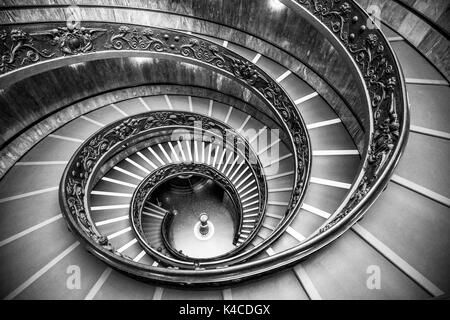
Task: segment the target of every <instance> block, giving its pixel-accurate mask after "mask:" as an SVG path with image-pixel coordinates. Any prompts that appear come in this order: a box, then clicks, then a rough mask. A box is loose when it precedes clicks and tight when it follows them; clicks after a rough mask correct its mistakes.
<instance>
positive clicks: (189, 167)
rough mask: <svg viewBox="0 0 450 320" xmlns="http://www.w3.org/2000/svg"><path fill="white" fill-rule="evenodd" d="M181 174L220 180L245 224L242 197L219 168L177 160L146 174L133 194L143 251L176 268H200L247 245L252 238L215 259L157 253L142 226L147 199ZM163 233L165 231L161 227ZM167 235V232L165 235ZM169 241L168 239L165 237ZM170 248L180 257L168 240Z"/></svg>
mask: <svg viewBox="0 0 450 320" xmlns="http://www.w3.org/2000/svg"><path fill="white" fill-rule="evenodd" d="M180 174H195V175H201V176H203V177H207V178H211V179H213V180H214V182H216V183H218V184H219V185H221V186H222V188H223V189H224V190H225V192H227V194H228V195H229V196H230V198H231V199H232V201H233V204H234V205H235V207H236V209H237V211H238V212H237V213H238V216H239V217H238V221H239V222H238V224H237V225H238V226H241V225H242V218H243V212H242V211H243V210H242V204H241V201H240V200H239V198H238V197H237V194H238V193H237V190H236V188H235V187H234V185H233V183H232V182H231V181H230V180H229V179H228V178H227V177H226V176H225V175H223V174H222V173H221V172H220V171H219V170H217V169H215V168H214V167H212V166H208V165H204V164H198V163H176V164H168V165H166V166H163V167H160V168H159V169H157V170H155V171H153V172H152V173H150V174H149V175H148V176H147V177H145V179H144V180H142V181H141V183H139V185H138V187H137V188H136V190H135V191H134V193H133V197H132V199H131V207H130V220H131V226H132V228H133V230H134V231H135V234H136V235H137V236H138V240H139V242H140V243H141V244H142V246H143V248H144V250H145V251H146V252H147V253H149V254H150V255H151V256H153V257H154V258H155V259H157V260H158V261H159V262H162V263H164V264H167V265H170V266H173V267H184V268H186V267H188V268H189V267H190V268H194V267H195V268H199V267H201V264H202V261H208V260H210V261H219V260H220V259H221V258H223V257H227V256H230V255H231V254H233V253H235V252H237V251H240V250H242V249H243V248H244V247H245V244H248V243H249V241H246V243H245V244H244V245H242V246H238V247H236V248H235V249H233V250H230V251H229V252H227V253H225V254H223V255H220V256H218V257H214V258H208V259H203V258H191V257H188V256H186V257H184V258H183V259H181V260H180V259H173V258H171V257H167V256H165V255H163V254H162V253H160V252H158V251H157V250H154V249H153V248H152V247H151V243H148V241H147V239H146V237H145V236H144V232H143V229H142V223H141V221H142V210H143V207H144V204H145V202H146V201H147V200H148V198H149V197H150V195H151V193H152V192H153V191H154V190H155V189H156V188H157V187H158V186H160V185H161V184H162V183H164V182H166V181H168V180H169V179H171V178H173V177H176V176H178V175H180ZM262 202H264V197H262V199H260V201H259V204H260V206H261V207H262V208H264V207H265V203H262ZM168 216H169V217H170V218H167V219H171V213H168V214H166V215H165V216H164V218H163V225H164V223H166V224H168V223H169V221H168V220H166V217H168ZM263 216H264V210H261V211H260V214H259V216H258V218H259V220H260V221H261V220H262V217H263ZM258 229H259V224H258V226H257V227H255V228H254V230H253V232H252V233H256V232H257V231H258ZM161 231H162V233H163V234H164V230H161ZM235 233H236V234H238V233H239V229H236V231H235ZM163 238H165V235H164V236H163ZM166 242H167V240H166ZM166 246H167V249H168V250H169V252H171V253H173V254H174V255H175V256H179V254H177V253H174V250H173V249H172V248H171V245H170V244H169V243H168V242H167V243H166ZM186 262H187V263H186Z"/></svg>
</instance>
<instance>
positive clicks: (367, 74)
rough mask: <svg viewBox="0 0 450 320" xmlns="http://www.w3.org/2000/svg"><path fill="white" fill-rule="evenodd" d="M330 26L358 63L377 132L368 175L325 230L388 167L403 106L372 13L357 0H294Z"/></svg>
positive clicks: (390, 57) (373, 135)
mask: <svg viewBox="0 0 450 320" xmlns="http://www.w3.org/2000/svg"><path fill="white" fill-rule="evenodd" d="M294 1H296V2H297V3H299V4H300V5H301V6H303V7H304V8H305V9H307V10H308V11H310V12H311V13H312V14H313V15H314V16H315V17H317V18H318V19H319V20H320V21H321V22H322V23H323V24H324V25H325V26H327V27H328V28H329V29H330V30H331V31H332V32H333V33H334V34H335V35H336V36H337V38H338V39H339V40H340V42H341V43H342V44H343V45H344V47H345V48H346V49H347V50H348V52H349V53H350V55H351V56H352V58H353V59H354V61H355V62H356V64H357V65H358V67H359V69H360V71H361V73H362V76H363V78H364V80H365V83H366V87H367V89H368V93H369V97H370V102H371V107H372V114H373V120H374V132H372V133H371V140H370V145H369V151H368V154H369V157H368V162H367V163H366V164H365V165H364V168H363V170H364V172H365V175H364V177H363V179H362V181H361V182H360V184H359V185H358V188H357V190H356V192H355V193H354V194H353V195H352V197H351V199H350V201H349V202H348V203H347V205H346V207H345V208H344V210H342V212H340V213H339V214H337V215H336V216H335V217H334V219H332V221H330V222H329V223H328V224H327V225H326V226H324V227H323V228H321V229H320V232H324V231H326V230H328V229H330V228H331V227H333V226H334V225H336V224H337V223H338V222H339V221H340V220H342V219H343V218H344V217H345V216H346V215H347V214H349V213H350V212H351V211H352V209H353V208H355V207H356V205H358V204H359V203H360V202H361V201H362V200H363V199H364V198H365V196H366V195H367V194H368V193H369V191H370V190H371V188H372V187H373V186H374V184H375V182H376V181H377V179H378V177H379V174H380V172H382V169H383V168H385V167H386V164H387V161H388V160H389V159H390V158H391V156H392V153H393V152H394V151H395V150H397V145H398V143H399V141H400V129H401V124H400V117H405V114H404V112H403V110H401V111H402V113H401V114H400V115H399V110H397V109H398V108H397V106H401V107H403V106H404V105H405V101H403V96H402V88H401V86H400V84H399V82H400V80H399V79H400V78H401V74H400V72H399V68H398V67H397V66H396V61H395V58H394V56H393V54H392V52H391V51H390V50H389V49H387V48H388V44H387V41H386V39H385V38H384V37H383V36H382V33H381V32H380V30H379V29H376V28H368V27H367V25H366V22H367V21H368V16H367V14H366V13H364V12H363V10H362V9H361V8H359V7H358V5H357V4H355V3H354V2H353V1H341V0H335V1H326V0H294Z"/></svg>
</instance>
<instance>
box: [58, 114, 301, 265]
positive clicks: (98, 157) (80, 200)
mask: <svg viewBox="0 0 450 320" xmlns="http://www.w3.org/2000/svg"><path fill="white" fill-rule="evenodd" d="M199 125H200V126H201V127H198V126H199ZM176 130H180V131H181V132H183V133H186V131H188V132H189V130H190V131H192V136H193V137H194V138H195V137H196V136H197V138H198V137H204V136H207V137H208V139H210V141H208V142H211V141H223V143H224V146H225V148H228V149H229V150H232V151H233V152H236V154H237V155H239V156H240V157H241V158H242V159H243V160H245V161H246V163H247V166H248V167H249V168H250V171H251V172H252V175H253V177H254V179H255V181H256V183H257V188H258V190H259V214H258V219H259V220H258V222H257V224H256V226H255V228H254V229H253V231H252V232H251V234H250V235H249V236H248V238H247V240H246V243H249V242H250V241H251V240H252V239H253V237H254V236H255V235H256V233H257V230H258V229H259V227H260V224H261V222H262V217H263V216H264V212H265V206H266V202H267V186H266V182H265V178H264V174H263V172H262V165H261V163H260V162H259V159H258V158H257V156H256V155H255V154H253V151H252V150H251V148H250V145H249V144H248V142H247V141H245V140H244V139H243V138H242V137H241V136H239V134H237V133H236V132H234V131H230V128H229V127H228V126H226V125H225V124H223V123H221V122H219V121H217V120H213V119H211V118H209V117H206V116H202V115H199V114H193V113H188V112H178V111H170V112H167V111H155V112H150V113H146V114H139V115H136V116H132V117H128V118H126V119H123V120H119V121H117V122H115V123H113V124H111V125H108V126H107V127H105V128H103V129H101V130H99V131H98V132H97V133H96V134H94V135H93V136H92V137H91V138H89V139H87V140H86V141H85V142H84V143H83V145H82V146H81V147H80V148H79V149H78V150H77V152H76V153H75V155H74V156H73V157H72V159H71V160H70V161H69V164H68V166H67V168H66V171H65V173H64V175H63V178H62V181H61V189H60V202H61V206H62V208H63V209H64V210H63V211H64V215H65V216H66V218H67V219H68V221H69V225H70V227H71V229H72V230H75V231H77V233H78V235H79V236H80V237H81V238H83V240H86V241H88V242H91V241H93V242H94V244H96V245H97V246H99V247H100V248H101V249H102V250H107V251H109V252H112V253H115V251H114V248H112V246H111V245H110V243H109V241H108V240H107V238H106V237H105V236H103V235H102V234H100V233H99V232H98V230H97V229H96V227H95V225H94V224H93V222H92V220H91V217H90V211H89V208H90V198H89V197H87V196H86V195H88V194H90V191H91V190H92V188H93V186H94V184H95V183H96V182H97V181H98V179H99V177H98V175H99V174H100V173H101V172H104V170H105V169H102V167H103V166H104V164H105V163H106V162H107V161H109V159H111V158H113V157H114V159H116V158H117V157H116V154H117V153H120V152H123V150H126V149H127V148H132V147H133V146H134V145H136V144H137V143H139V142H142V141H147V140H148V139H149V138H148V137H149V136H154V137H157V140H158V142H159V143H161V142H163V141H164V140H162V138H161V135H160V134H158V135H155V133H156V132H158V131H163V132H164V135H166V136H172V135H173V134H174V132H175V131H176ZM175 137H176V138H178V135H176V134H175ZM147 144H148V143H147ZM248 159H252V160H253V161H248ZM254 160H256V161H254ZM109 166H111V163H109ZM175 166H176V165H175ZM183 166H187V167H186V168H189V169H190V170H193V171H197V170H199V169H202V168H203V167H202V166H201V165H198V164H195V165H194V167H190V165H186V164H180V167H177V169H180V168H182V167H183ZM165 169H168V170H165ZM208 170H209V176H211V177H217V174H214V172H213V171H215V170H214V169H213V168H209V169H208ZM180 172H181V171H179V170H178V171H177V174H179V173H180ZM182 172H184V170H183V171H182ZM182 172H181V173H182ZM172 173H173V174H175V173H174V172H173V168H172V166H169V167H164V168H161V169H160V170H157V171H156V172H154V173H151V174H150V175H149V176H148V177H147V179H145V180H144V182H143V185H140V187H139V188H138V190H140V192H141V193H139V194H135V195H134V197H133V200H132V206H131V211H130V217H131V220H132V225H133V227H134V229H135V231H136V233H137V235H138V239H139V240H140V242H141V243H142V244H143V245H144V247H145V246H146V243H145V239H144V237H143V236H142V230H141V229H140V223H139V221H140V209H139V208H140V207H139V203H141V204H142V201H144V199H145V198H146V196H147V195H148V192H150V191H151V190H149V189H148V188H153V187H155V186H156V185H155V184H152V183H150V182H151V181H152V182H155V183H156V181H164V180H165V178H169V177H171V176H172ZM165 174H166V175H167V176H165ZM155 179H156V180H155ZM142 186H145V187H142ZM136 199H137V200H139V201H137V200H136ZM136 201H137V202H136ZM292 213H293V212H291V214H292ZM289 218H290V216H289V215H286V216H284V219H289ZM246 243H245V244H246ZM245 244H243V245H241V246H239V247H238V248H237V249H236V250H234V251H233V253H237V252H238V251H240V250H242V249H243V248H245ZM147 249H148V250H149V251H148V252H149V253H150V254H152V255H153V256H158V258H157V259H158V260H159V261H161V262H163V263H164V264H166V265H170V266H176V267H183V268H194V267H195V268H199V267H208V268H212V267H218V266H220V265H223V264H224V263H225V264H226V265H228V264H230V263H232V262H235V261H236V260H235V259H242V256H240V255H239V254H238V255H234V256H229V255H228V254H227V255H226V256H225V255H224V256H223V259H220V258H221V257H218V258H217V259H213V260H210V261H205V262H200V263H198V264H195V265H194V264H193V263H190V262H186V261H181V260H178V259H172V258H170V257H164V256H162V255H160V254H159V253H158V252H156V251H155V250H153V249H152V248H150V247H148V246H147ZM255 254H257V252H255V251H253V250H249V251H246V252H245V255H243V256H244V257H251V256H252V255H255ZM237 261H239V260H237Z"/></svg>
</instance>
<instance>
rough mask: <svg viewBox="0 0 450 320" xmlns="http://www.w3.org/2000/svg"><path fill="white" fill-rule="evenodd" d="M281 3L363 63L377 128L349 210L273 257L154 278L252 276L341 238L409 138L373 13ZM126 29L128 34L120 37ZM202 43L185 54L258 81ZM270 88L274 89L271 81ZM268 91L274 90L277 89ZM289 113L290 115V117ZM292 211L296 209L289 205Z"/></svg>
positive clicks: (398, 87) (401, 95)
mask: <svg viewBox="0 0 450 320" xmlns="http://www.w3.org/2000/svg"><path fill="white" fill-rule="evenodd" d="M283 2H285V3H287V2H289V3H293V2H296V3H297V4H298V5H300V7H302V8H303V9H304V10H305V11H307V12H309V13H310V15H311V16H312V17H314V19H316V20H317V21H318V24H319V25H321V26H322V27H323V28H324V29H326V30H328V32H329V33H330V34H331V35H333V37H334V38H335V39H336V40H337V41H338V42H339V43H340V44H341V46H342V47H343V48H344V50H345V51H346V54H348V56H349V57H350V58H351V59H352V60H353V61H354V63H355V64H356V65H357V66H358V67H359V70H360V72H361V75H362V77H363V79H364V83H365V86H366V89H367V95H368V97H369V100H370V106H371V108H372V109H373V110H372V111H373V126H374V127H373V131H372V136H371V137H370V146H369V150H368V152H367V155H366V156H365V157H364V168H363V171H362V174H361V176H360V177H359V179H358V181H359V183H358V184H357V185H355V186H354V187H353V188H352V189H351V192H350V197H349V198H348V199H347V200H348V203H346V204H345V208H344V209H343V210H342V211H340V212H336V213H334V214H333V215H332V216H331V217H330V219H328V220H327V222H326V224H325V225H324V226H323V227H322V228H320V230H319V231H318V232H317V233H316V234H314V235H313V236H312V237H310V238H308V239H307V240H306V241H304V242H303V243H301V244H300V245H298V246H296V247H294V248H291V249H289V250H286V251H284V252H282V253H279V254H277V255H275V256H272V257H268V258H263V259H261V260H258V261H255V262H246V263H242V264H239V265H235V266H230V267H227V268H226V269H221V270H204V271H203V270H196V271H189V270H170V269H164V270H158V272H157V273H154V274H153V275H152V274H149V277H150V278H152V279H159V280H164V281H167V282H172V283H173V282H180V281H182V282H183V283H185V284H193V283H213V282H214V283H224V282H229V281H236V280H240V279H243V278H249V277H252V276H254V275H256V274H261V273H266V272H269V271H271V270H275V269H279V268H281V267H284V266H287V265H289V264H292V263H295V262H296V261H298V260H299V259H301V258H303V257H305V256H306V255H308V254H310V253H312V252H315V251H317V250H318V249H320V248H321V247H323V246H324V245H326V244H328V243H330V242H331V241H332V240H334V239H335V238H337V237H339V236H340V235H341V234H342V233H343V232H345V230H346V229H348V228H349V227H350V226H351V225H352V224H353V223H354V222H356V220H357V219H358V218H359V217H361V216H362V214H364V212H365V210H367V208H368V207H369V206H370V205H371V204H372V203H373V201H374V200H375V199H376V197H377V196H378V195H379V193H380V192H381V190H382V189H383V188H384V186H385V185H386V184H387V182H388V181H389V177H390V175H391V174H392V171H393V169H394V168H395V165H396V164H397V162H398V160H399V157H400V155H401V153H402V151H403V149H404V146H405V144H406V140H407V125H408V121H409V118H408V106H407V100H406V95H405V88H404V82H403V77H402V72H401V69H400V66H399V64H398V61H397V60H396V57H395V55H394V54H393V52H392V49H391V48H390V46H389V43H388V42H387V40H386V39H385V37H384V36H383V35H382V33H381V31H380V30H378V29H376V28H375V29H368V28H367V26H366V25H365V24H364V23H365V21H367V19H368V18H369V17H368V15H367V14H366V13H365V12H364V11H363V10H362V9H361V8H360V7H359V6H358V5H356V4H355V3H354V1H350V0H349V1H345V2H330V1H320V0H283ZM124 32H125V34H124V35H121V34H122V33H124ZM116 35H117V36H118V38H117V39H119V38H121V37H123V36H125V35H126V30H122V31H121V32H120V33H118V34H116ZM158 40H159V39H158ZM152 41H153V40H152ZM152 43H153V45H155V46H158V45H159V42H158V41H153V42H152ZM172 45H173V46H175V47H176V45H175V44H174V43H172V44H171V45H170V46H169V48H172ZM198 47H199V42H198V40H197V41H195V39H194V41H192V42H189V44H188V45H187V46H186V47H184V51H183V52H184V53H186V54H187V55H190V54H192V55H193V57H195V58H196V59H200V60H201V61H203V62H205V61H206V62H214V63H215V64H216V65H215V66H216V67H219V68H223V67H224V65H223V63H226V62H231V63H232V65H233V67H232V69H231V70H232V71H233V72H232V73H233V74H234V75H235V76H236V77H237V78H238V79H240V80H243V82H245V83H247V84H250V85H255V84H258V81H259V80H260V79H261V77H260V76H259V74H258V72H256V73H255V69H254V68H253V66H252V65H251V64H248V63H242V60H239V58H236V57H231V59H229V57H227V56H226V55H222V56H221V55H220V54H219V55H218V53H221V51H220V50H219V49H217V46H214V47H210V48H206V52H207V55H206V58H205V56H204V55H201V56H196V53H197V54H198V51H197V52H196V49H198ZM203 49H204V48H203ZM172 50H173V49H172ZM169 51H170V50H169ZM221 58H222V59H221ZM236 62H237V63H236ZM228 71H230V69H229V70H228ZM236 71H237V72H236ZM264 80H266V79H264ZM264 80H263V81H264ZM268 82H269V83H270V81H267V82H266V83H268ZM268 88H270V85H269V87H268ZM270 89H272V88H270ZM263 90H264V89H263ZM270 92H271V93H273V90H271V91H270ZM262 93H263V94H264V93H265V92H264V91H263V92H262ZM275 93H276V92H275ZM265 98H266V99H268V100H269V101H270V100H271V96H270V94H269V96H267V95H265ZM271 102H272V104H274V105H275V109H276V110H277V112H280V113H281V115H282V117H281V119H282V120H283V119H284V120H288V119H289V115H290V112H289V111H290V110H289V111H288V112H287V113H285V111H286V110H283V109H284V108H283V107H284V106H283V105H282V106H280V105H278V106H277V104H276V103H274V102H276V101H271ZM286 116H288V117H287V118H286ZM287 127H288V128H292V127H290V126H287ZM294 136H295V135H294ZM306 137H307V136H306ZM300 141H302V140H301V138H300ZM294 142H295V145H296V146H297V145H298V143H299V140H297V139H294ZM309 157H310V154H309V155H308V160H310V158H309ZM297 168H298V167H297ZM308 177H309V175H308ZM296 178H297V177H296ZM300 198H301V196H300ZM290 209H292V208H291V207H290ZM96 254H97V255H99V256H102V255H103V254H104V252H102V251H99V252H96ZM103 258H104V259H107V257H106V256H103ZM112 260H114V261H111V264H112V265H113V266H114V267H117V268H118V269H122V270H123V268H121V266H120V263H119V262H120V257H114V259H112ZM132 265H133V267H136V270H134V271H133V270H128V271H129V272H130V273H133V274H136V273H139V272H140V271H142V270H146V271H148V272H150V273H152V272H156V270H155V269H152V268H151V267H146V266H142V265H139V264H132ZM124 271H127V270H124ZM156 275H157V276H156ZM165 276H168V277H165Z"/></svg>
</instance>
